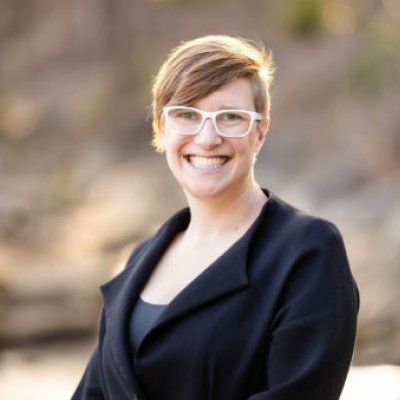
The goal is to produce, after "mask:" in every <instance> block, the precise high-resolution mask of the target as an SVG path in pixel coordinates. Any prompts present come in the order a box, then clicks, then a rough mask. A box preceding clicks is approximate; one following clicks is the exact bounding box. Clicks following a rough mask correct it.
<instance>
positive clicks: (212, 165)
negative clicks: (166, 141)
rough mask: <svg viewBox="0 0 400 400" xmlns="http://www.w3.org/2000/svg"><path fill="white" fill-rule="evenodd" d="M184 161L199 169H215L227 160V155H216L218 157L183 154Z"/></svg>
mask: <svg viewBox="0 0 400 400" xmlns="http://www.w3.org/2000/svg"><path fill="white" fill-rule="evenodd" d="M185 159H186V161H188V162H189V164H190V165H192V166H193V167H195V168H199V169H217V168H220V167H222V166H223V165H224V164H226V163H227V162H228V161H229V157H225V156H218V157H201V156H194V155H188V156H185Z"/></svg>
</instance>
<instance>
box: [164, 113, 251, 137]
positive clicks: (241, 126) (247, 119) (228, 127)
mask: <svg viewBox="0 0 400 400" xmlns="http://www.w3.org/2000/svg"><path fill="white" fill-rule="evenodd" d="M167 117H168V120H169V121H170V123H171V124H172V127H173V128H174V129H175V130H176V131H177V132H178V133H179V134H183V135H184V134H186V135H190V134H195V133H197V131H198V130H199V128H200V127H201V126H202V124H203V114H202V113H201V112H200V111H198V110H194V109H188V108H184V107H181V108H180V107H176V108H171V109H169V110H168V111H167ZM251 123H252V118H251V115H250V114H249V113H247V112H246V111H241V110H227V111H225V110H221V111H219V112H217V113H216V114H215V125H216V129H217V131H218V132H219V133H221V134H223V135H226V136H233V137H234V136H243V135H246V134H247V132H248V131H249V129H250V125H251Z"/></svg>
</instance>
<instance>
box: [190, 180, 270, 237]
mask: <svg viewBox="0 0 400 400" xmlns="http://www.w3.org/2000/svg"><path fill="white" fill-rule="evenodd" d="M186 197H187V200H188V203H189V207H190V213H191V219H190V224H189V226H188V229H187V232H186V234H187V236H188V237H191V238H193V239H196V238H197V239H201V240H204V238H207V240H215V239H217V238H222V237H227V236H231V235H235V234H241V233H244V231H246V230H247V228H249V227H250V225H251V224H252V223H253V221H254V220H255V219H256V218H257V216H258V214H259V213H260V211H261V208H262V207H263V205H264V204H265V202H266V200H267V197H266V196H265V194H264V193H263V192H262V190H261V189H260V187H259V186H258V184H256V183H254V184H252V185H250V186H249V187H248V188H246V189H245V190H241V191H240V193H230V194H227V195H225V196H221V197H218V198H196V197H193V196H189V195H186Z"/></svg>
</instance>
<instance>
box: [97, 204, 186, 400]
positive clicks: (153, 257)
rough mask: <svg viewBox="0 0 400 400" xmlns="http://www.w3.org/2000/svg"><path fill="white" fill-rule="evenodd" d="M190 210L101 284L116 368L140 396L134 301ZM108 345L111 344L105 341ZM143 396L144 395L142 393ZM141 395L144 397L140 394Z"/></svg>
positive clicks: (132, 390) (171, 220) (129, 391)
mask: <svg viewBox="0 0 400 400" xmlns="http://www.w3.org/2000/svg"><path fill="white" fill-rule="evenodd" d="M188 218H190V217H189V213H188V210H187V209H185V210H182V211H181V212H179V213H177V214H176V215H175V216H173V217H172V218H171V219H170V220H169V221H168V222H166V223H165V224H164V225H163V226H162V227H161V229H160V230H159V231H158V232H157V234H156V235H155V236H154V237H153V239H151V240H150V241H149V242H147V243H145V244H144V247H143V248H141V249H139V250H138V252H137V254H135V253H134V254H133V255H132V257H131V259H130V261H129V262H128V265H127V266H126V268H125V269H124V270H123V271H122V272H121V273H120V274H119V275H117V276H116V277H115V278H114V279H112V280H111V281H109V282H108V283H106V284H105V285H103V286H101V292H102V295H103V302H104V310H105V318H106V340H107V343H109V346H110V348H108V347H107V348H105V351H108V350H111V352H112V354H113V359H114V360H115V361H116V363H115V364H116V365H115V366H116V369H117V371H118V372H119V374H120V375H121V376H122V377H123V380H124V382H125V383H126V387H127V389H128V390H127V391H128V393H131V394H132V393H136V394H138V396H140V386H139V383H138V382H137V379H136V377H135V374H134V371H133V364H132V358H133V353H132V351H131V349H130V347H129V339H128V324H129V319H130V316H131V312H132V309H133V305H134V303H135V301H136V300H137V298H138V297H139V295H140V292H141V290H142V287H143V285H144V284H145V282H146V280H147V279H148V278H149V276H150V274H151V272H152V270H153V269H154V267H155V266H156V265H157V261H158V259H159V258H160V257H161V255H162V254H163V252H164V251H165V249H166V248H167V247H168V245H169V243H170V241H171V240H172V238H173V237H174V236H175V235H176V233H177V232H179V231H180V230H182V229H184V224H185V223H186V222H185V221H186V220H188ZM105 346H107V345H106V344H105ZM142 396H143V395H142ZM139 398H140V397H139Z"/></svg>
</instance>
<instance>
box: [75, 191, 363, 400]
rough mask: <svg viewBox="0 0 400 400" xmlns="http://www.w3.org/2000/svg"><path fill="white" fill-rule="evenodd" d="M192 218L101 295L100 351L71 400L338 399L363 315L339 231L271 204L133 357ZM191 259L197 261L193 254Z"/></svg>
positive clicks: (164, 232) (151, 242)
mask: <svg viewBox="0 0 400 400" xmlns="http://www.w3.org/2000/svg"><path fill="white" fill-rule="evenodd" d="M189 223H190V210H189V209H187V208H186V209H184V210H181V211H180V212H178V213H177V214H175V215H174V216H172V217H171V218H170V219H169V220H168V221H167V222H166V223H165V224H164V225H163V226H162V227H161V228H160V229H159V230H158V232H157V233H156V234H155V235H154V236H153V237H152V238H150V239H148V240H146V241H145V242H143V243H142V244H141V245H139V246H138V247H137V248H136V249H135V251H134V252H133V254H132V256H131V257H130V259H129V261H128V263H127V266H126V268H125V269H124V271H123V272H122V273H120V274H119V275H118V276H117V277H115V278H114V279H113V280H112V281H110V282H108V283H107V284H105V285H103V286H102V294H103V301H104V308H103V313H102V318H101V323H100V332H99V341H98V346H97V348H96V350H95V351H94V353H93V356H92V358H91V360H90V362H89V365H88V367H87V369H86V371H85V374H84V376H83V378H82V380H81V382H80V384H79V386H78V388H77V390H76V392H75V394H74V395H73V397H72V398H73V400H133V399H137V400H188V399H190V400H204V399H208V400H227V399H229V400H303V399H307V400H309V399H310V400H338V399H339V397H340V392H341V390H342V387H343V385H344V382H345V378H346V374H347V372H348V369H349V366H350V362H351V357H352V352H353V348H354V340H355V334H356V322H357V313H358V307H359V300H358V293H357V287H356V284H355V282H354V280H353V277H352V275H351V271H350V268H349V265H348V262H347V257H346V251H345V247H344V244H343V241H342V238H341V235H340V233H339V231H338V230H337V228H336V227H335V226H334V225H333V224H331V223H330V222H328V221H326V220H323V219H321V218H316V217H313V216H310V215H307V214H305V213H303V212H301V211H299V210H297V209H296V208H294V207H292V206H290V205H289V204H287V203H285V202H284V201H282V200H281V199H279V198H278V197H277V196H275V195H273V194H271V195H270V198H269V200H268V201H267V203H266V204H265V206H264V208H263V210H262V212H261V214H260V215H259V217H258V218H257V221H256V222H255V223H254V224H253V226H252V227H251V229H250V230H249V232H247V233H246V234H245V235H244V236H243V237H242V238H241V239H239V240H238V241H237V242H236V243H235V244H234V245H233V246H232V247H231V248H230V249H228V250H227V251H226V252H225V253H224V254H223V255H222V256H221V257H219V258H218V259H217V260H215V262H214V263H213V264H212V265H210V268H206V269H205V270H204V271H203V272H202V273H201V274H200V275H198V276H197V277H196V278H195V279H194V280H193V281H192V282H190V284H189V285H188V286H186V287H185V288H184V289H183V290H182V291H181V292H180V293H178V295H177V296H176V297H175V298H174V299H173V300H172V301H171V302H170V303H169V304H168V306H167V307H166V308H165V310H164V311H163V312H162V314H161V315H160V316H159V317H158V318H157V320H156V321H155V322H154V323H153V325H152V326H151V328H150V330H149V331H148V332H147V334H146V335H145V336H144V337H143V339H142V340H141V342H140V343H139V344H138V346H137V349H136V351H135V352H134V355H133V358H132V352H131V351H130V344H129V340H128V333H129V330H128V326H129V321H130V318H131V315H132V310H133V307H134V304H135V301H136V299H137V298H138V297H139V296H140V293H141V291H142V288H143V286H144V284H145V282H146V281H147V280H148V279H149V277H150V276H151V274H152V272H153V270H154V268H155V267H156V265H157V263H158V262H159V260H160V259H161V257H162V256H163V254H164V253H165V251H166V249H167V248H168V246H169V245H170V243H171V242H172V241H173V240H174V238H175V237H176V235H177V234H178V233H179V232H181V231H182V230H184V229H186V227H187V226H188V224H189ZM194 256H195V255H194Z"/></svg>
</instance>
